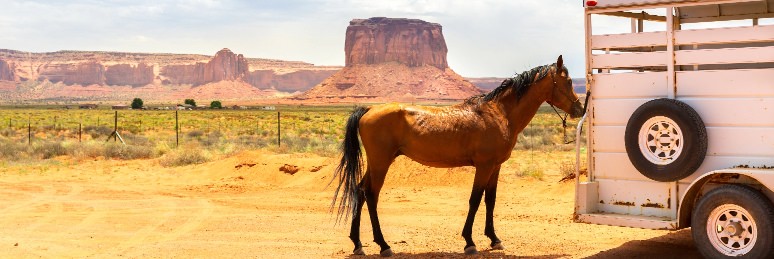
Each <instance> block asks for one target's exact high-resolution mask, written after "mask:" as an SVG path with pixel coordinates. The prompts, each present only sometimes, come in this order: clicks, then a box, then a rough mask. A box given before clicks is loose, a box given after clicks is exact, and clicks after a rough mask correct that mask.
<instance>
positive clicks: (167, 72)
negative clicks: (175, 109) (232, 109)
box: [160, 49, 249, 85]
mask: <svg viewBox="0 0 774 259" xmlns="http://www.w3.org/2000/svg"><path fill="white" fill-rule="evenodd" d="M247 72H249V66H248V64H247V60H246V59H245V58H244V56H242V54H239V55H236V54H234V52H231V50H229V49H222V50H220V51H218V53H216V54H215V56H214V57H213V58H212V59H211V60H209V61H208V62H207V63H196V64H191V65H170V66H165V67H163V68H162V69H161V74H160V76H163V77H166V78H168V79H169V82H171V83H172V84H192V85H203V84H207V83H212V82H218V81H223V80H236V79H241V78H243V77H244V76H245V75H246V74H247Z"/></svg>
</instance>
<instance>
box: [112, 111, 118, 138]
mask: <svg viewBox="0 0 774 259" xmlns="http://www.w3.org/2000/svg"><path fill="white" fill-rule="evenodd" d="M113 132H115V133H116V134H115V135H114V136H113V142H116V141H118V111H116V115H115V117H114V120H113Z"/></svg>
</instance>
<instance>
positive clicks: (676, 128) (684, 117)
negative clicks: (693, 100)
mask: <svg viewBox="0 0 774 259" xmlns="http://www.w3.org/2000/svg"><path fill="white" fill-rule="evenodd" d="M624 143H625V145H626V154H627V155H628V156H629V161H631V162H632V164H633V165H634V167H635V168H637V170H638V171H640V173H642V174H643V175H644V176H645V177H648V178H650V179H652V180H656V181H660V182H671V181H677V180H680V179H683V178H685V177H687V176H689V175H691V174H692V173H693V172H695V171H696V169H698V168H699V166H700V165H701V163H702V162H704V157H705V155H706V154H707V129H706V128H705V127H704V122H703V121H702V120H701V117H699V114H698V113H696V111H695V110H694V109H693V108H691V107H690V106H688V104H685V103H684V102H681V101H678V100H674V99H667V98H662V99H655V100H651V101H648V102H646V103H645V104H643V105H641V106H640V107H639V108H637V110H635V111H634V113H633V114H632V116H631V117H630V118H629V122H628V123H626V132H625V136H624Z"/></svg>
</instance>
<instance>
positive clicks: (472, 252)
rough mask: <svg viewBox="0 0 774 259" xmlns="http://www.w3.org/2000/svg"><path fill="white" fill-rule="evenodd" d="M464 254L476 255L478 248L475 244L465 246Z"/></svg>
mask: <svg viewBox="0 0 774 259" xmlns="http://www.w3.org/2000/svg"><path fill="white" fill-rule="evenodd" d="M465 254H466V255H477V254H478V250H476V246H469V247H465Z"/></svg>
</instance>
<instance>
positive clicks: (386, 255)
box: [379, 248, 393, 257]
mask: <svg viewBox="0 0 774 259" xmlns="http://www.w3.org/2000/svg"><path fill="white" fill-rule="evenodd" d="M379 255H381V256H382V257H390V256H392V255H393V253H392V249H389V248H387V250H384V251H382V252H381V253H379Z"/></svg>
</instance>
